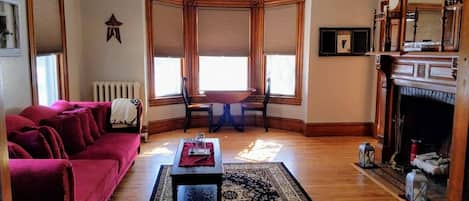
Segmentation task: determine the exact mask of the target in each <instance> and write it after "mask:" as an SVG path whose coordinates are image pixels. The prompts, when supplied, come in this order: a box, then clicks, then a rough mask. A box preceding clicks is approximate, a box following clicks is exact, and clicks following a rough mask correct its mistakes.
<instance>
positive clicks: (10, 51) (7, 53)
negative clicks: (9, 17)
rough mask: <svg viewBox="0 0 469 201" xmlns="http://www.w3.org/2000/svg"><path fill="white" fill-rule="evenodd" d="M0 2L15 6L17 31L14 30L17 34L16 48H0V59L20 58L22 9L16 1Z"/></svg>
mask: <svg viewBox="0 0 469 201" xmlns="http://www.w3.org/2000/svg"><path fill="white" fill-rule="evenodd" d="M0 2H4V3H10V4H14V5H15V6H16V9H17V12H18V13H17V16H16V21H17V23H16V26H17V29H16V32H17V37H18V47H17V48H0V57H16V56H20V55H21V46H22V44H23V43H22V41H21V38H22V28H21V27H22V25H23V24H22V22H23V19H22V18H23V17H22V16H23V15H22V14H23V13H22V12H23V9H21V7H20V3H19V2H18V0H0Z"/></svg>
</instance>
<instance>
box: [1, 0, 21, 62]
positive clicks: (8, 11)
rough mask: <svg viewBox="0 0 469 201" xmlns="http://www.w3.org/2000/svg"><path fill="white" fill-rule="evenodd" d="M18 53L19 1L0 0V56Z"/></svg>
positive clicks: (19, 52) (16, 54) (17, 54)
mask: <svg viewBox="0 0 469 201" xmlns="http://www.w3.org/2000/svg"><path fill="white" fill-rule="evenodd" d="M20 54H21V51H20V14H19V3H18V1H17V0H0V57H1V56H19V55H20Z"/></svg>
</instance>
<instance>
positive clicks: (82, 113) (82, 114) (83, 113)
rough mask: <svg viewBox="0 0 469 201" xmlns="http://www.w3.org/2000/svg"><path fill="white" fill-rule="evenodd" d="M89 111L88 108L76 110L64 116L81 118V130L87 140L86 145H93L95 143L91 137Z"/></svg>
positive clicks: (64, 113)
mask: <svg viewBox="0 0 469 201" xmlns="http://www.w3.org/2000/svg"><path fill="white" fill-rule="evenodd" d="M87 110H88V108H80V109H75V110H72V111H65V112H63V113H62V114H63V115H75V116H77V117H78V118H80V122H81V129H82V131H83V139H84V140H85V143H86V145H91V144H93V142H94V138H93V136H92V135H91V129H90V121H91V120H90V118H89V116H88V112H87Z"/></svg>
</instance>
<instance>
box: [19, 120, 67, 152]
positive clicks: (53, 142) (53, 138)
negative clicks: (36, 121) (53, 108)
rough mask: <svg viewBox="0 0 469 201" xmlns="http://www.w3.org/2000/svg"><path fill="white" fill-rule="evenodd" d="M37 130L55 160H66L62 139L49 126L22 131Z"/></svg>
mask: <svg viewBox="0 0 469 201" xmlns="http://www.w3.org/2000/svg"><path fill="white" fill-rule="evenodd" d="M30 130H38V131H39V132H41V134H42V135H43V136H44V138H45V139H46V141H47V143H48V144H49V147H50V148H51V151H52V155H53V157H54V158H55V159H68V155H67V153H66V151H65V147H64V144H63V141H62V138H61V137H60V135H59V134H58V133H57V131H56V130H55V129H54V128H51V127H49V126H41V127H36V128H28V127H27V128H24V129H23V131H30Z"/></svg>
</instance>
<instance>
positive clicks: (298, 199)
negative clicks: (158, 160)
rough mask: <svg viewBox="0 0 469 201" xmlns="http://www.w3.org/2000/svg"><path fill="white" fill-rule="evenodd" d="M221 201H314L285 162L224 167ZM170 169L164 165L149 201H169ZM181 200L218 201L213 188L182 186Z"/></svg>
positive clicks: (180, 190)
mask: <svg viewBox="0 0 469 201" xmlns="http://www.w3.org/2000/svg"><path fill="white" fill-rule="evenodd" d="M223 167H224V170H225V174H224V176H223V186H222V200H225V201H251V200H252V201H264V200H265V201H267V200H269V201H270V200H272V201H311V198H310V197H309V196H308V194H307V193H306V192H305V191H304V189H303V188H302V187H301V185H300V184H299V183H298V181H297V180H296V179H295V178H294V177H293V175H292V174H291V173H290V172H289V171H288V169H287V168H286V167H285V165H284V164H283V163H228V164H223ZM170 173H171V166H170V165H162V166H161V168H160V172H159V174H158V178H157V180H156V184H155V187H154V189H153V194H152V196H151V199H150V201H170V200H172V191H171V176H170ZM178 200H184V201H205V200H207V201H209V200H216V187H215V186H211V185H197V186H181V187H179V193H178Z"/></svg>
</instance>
